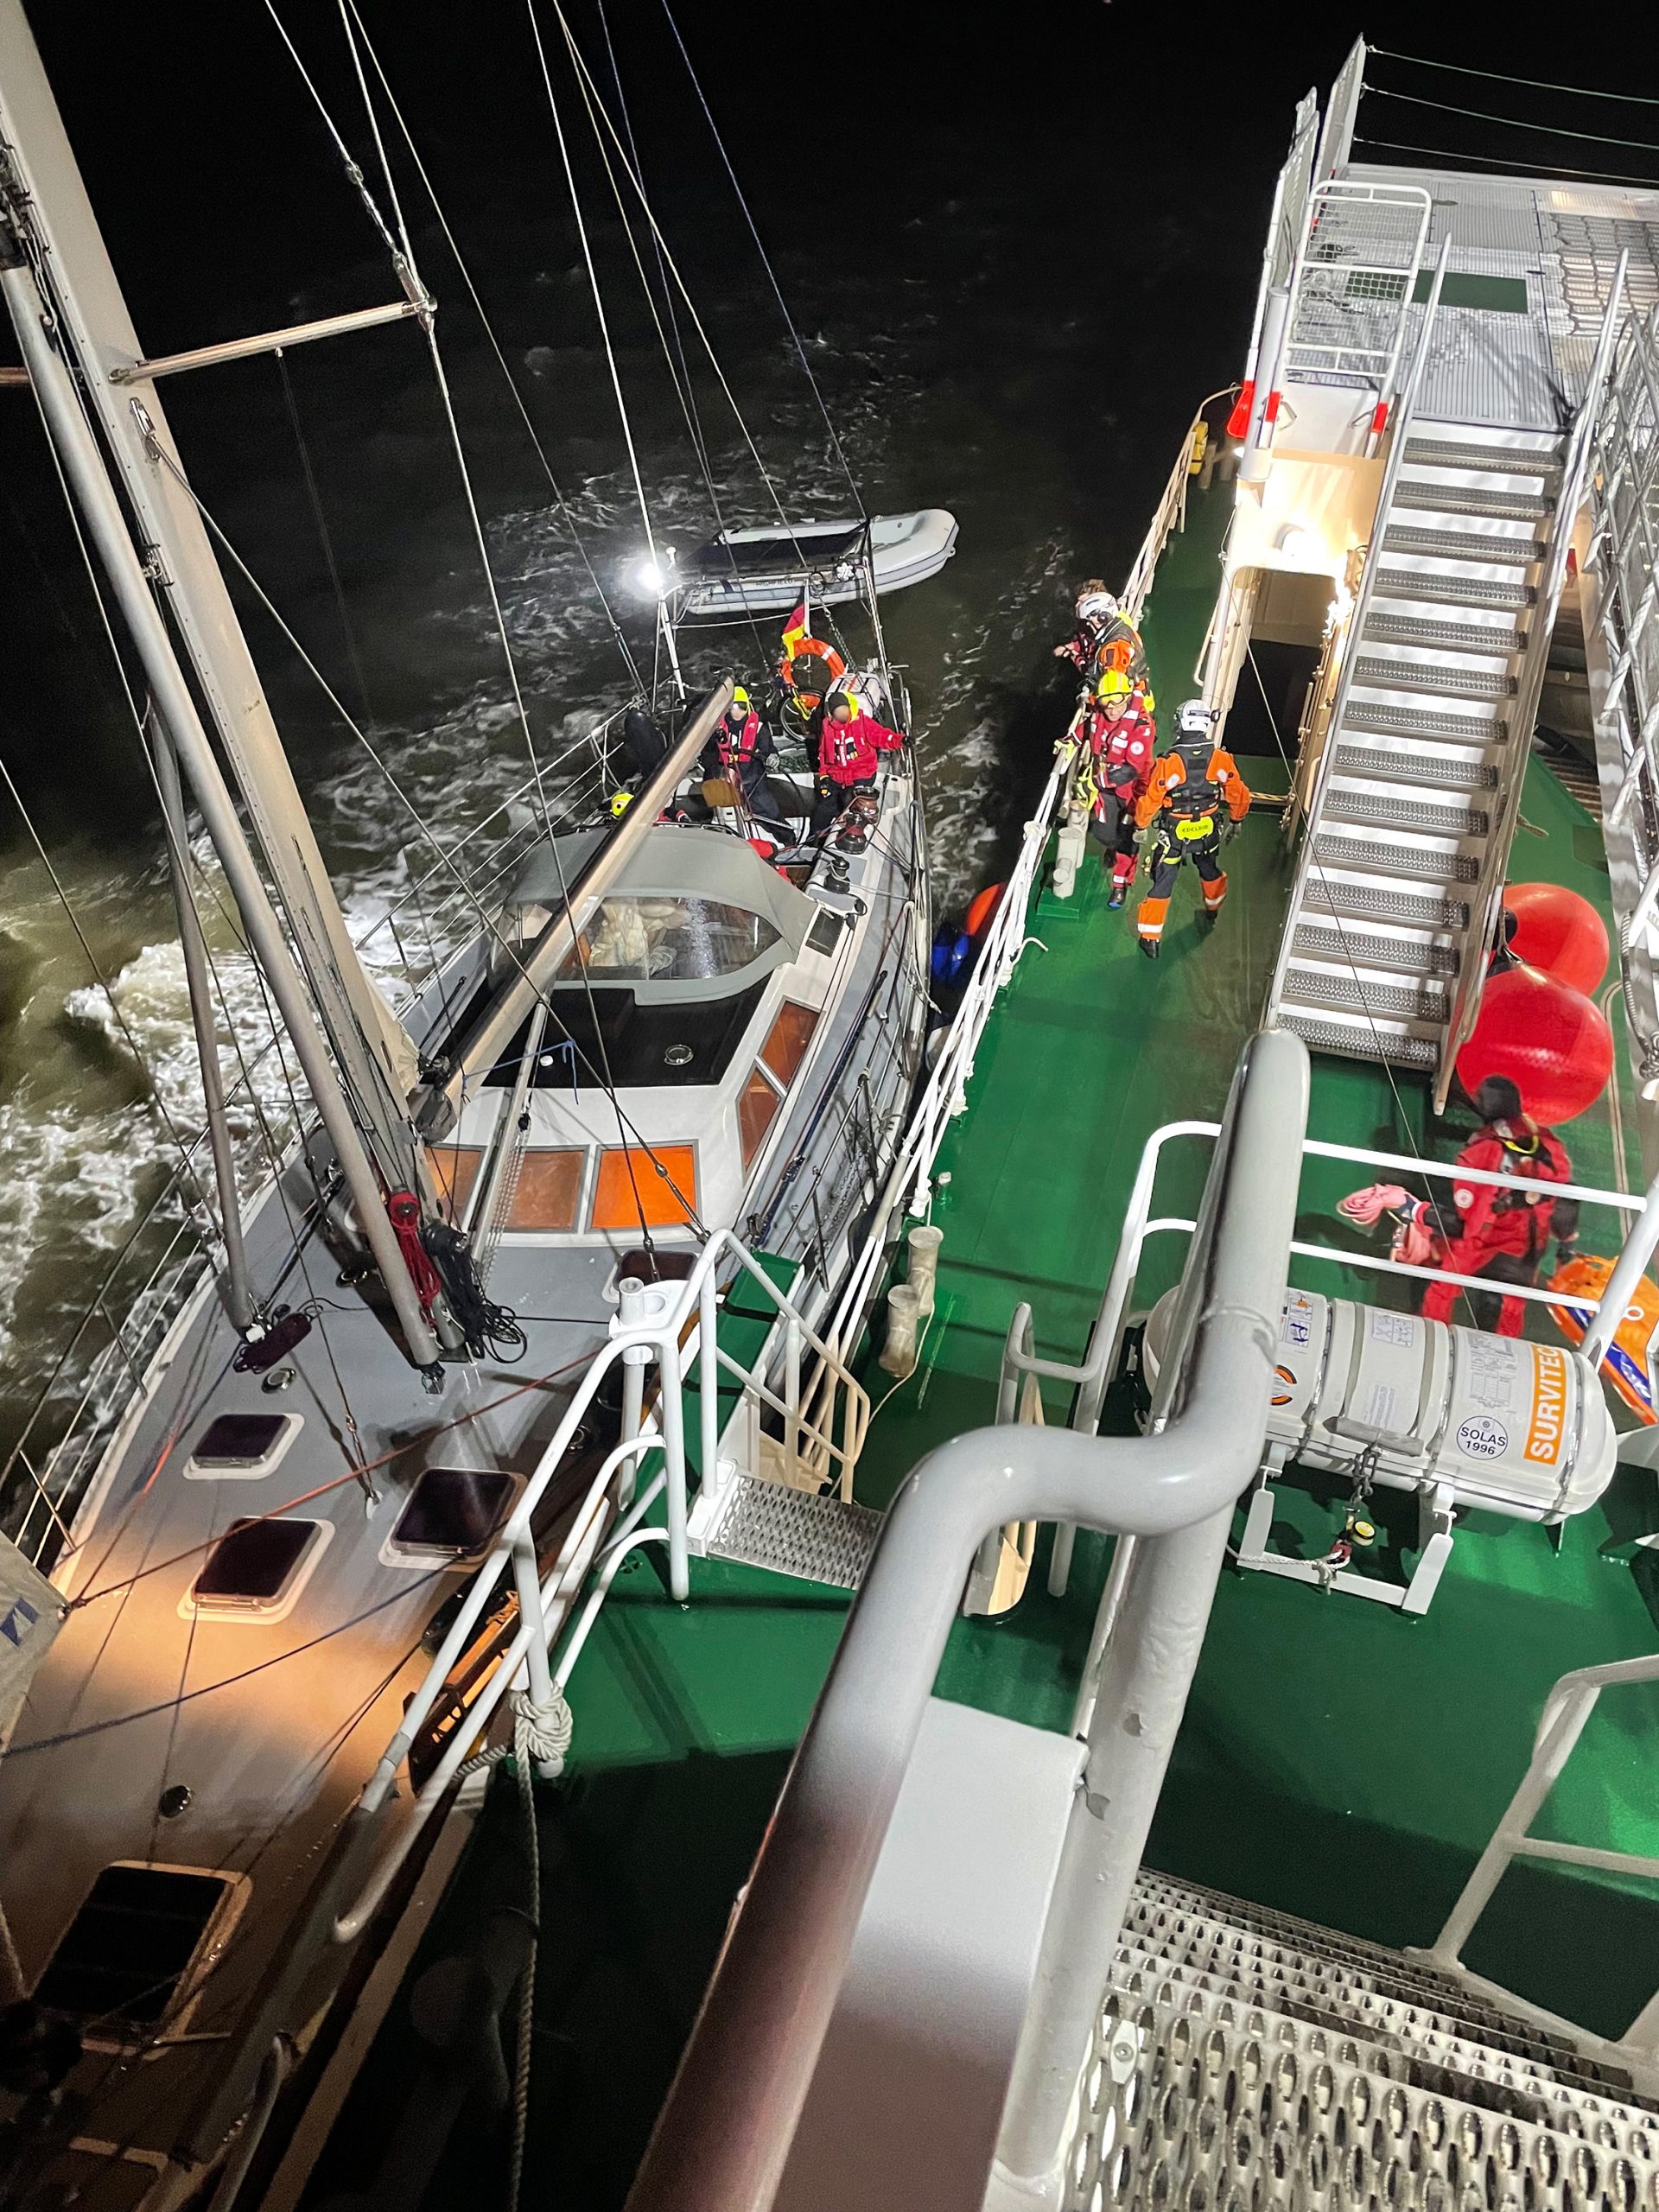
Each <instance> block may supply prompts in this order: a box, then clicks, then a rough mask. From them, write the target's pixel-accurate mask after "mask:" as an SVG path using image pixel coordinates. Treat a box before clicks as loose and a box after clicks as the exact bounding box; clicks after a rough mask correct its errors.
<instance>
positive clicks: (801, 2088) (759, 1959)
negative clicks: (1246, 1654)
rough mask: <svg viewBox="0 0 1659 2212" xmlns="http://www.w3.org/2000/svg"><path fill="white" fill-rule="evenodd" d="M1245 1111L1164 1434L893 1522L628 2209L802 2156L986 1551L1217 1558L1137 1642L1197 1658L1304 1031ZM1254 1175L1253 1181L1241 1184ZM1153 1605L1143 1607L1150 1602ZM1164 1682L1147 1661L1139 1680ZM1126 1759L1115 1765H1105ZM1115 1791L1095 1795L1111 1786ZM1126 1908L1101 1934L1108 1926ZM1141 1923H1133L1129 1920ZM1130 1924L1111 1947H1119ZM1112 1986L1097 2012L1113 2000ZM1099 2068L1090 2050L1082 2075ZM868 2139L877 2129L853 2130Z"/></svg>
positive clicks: (1256, 1362)
mask: <svg viewBox="0 0 1659 2212" xmlns="http://www.w3.org/2000/svg"><path fill="white" fill-rule="evenodd" d="M1235 1097H1236V1109H1235V1111H1234V1112H1233V1113H1232V1114H1231V1115H1230V1126H1229V1127H1228V1128H1224V1130H1223V1134H1222V1137H1221V1139H1220V1141H1218V1143H1217V1157H1216V1162H1215V1165H1214V1166H1213V1167H1212V1169H1211V1184H1212V1187H1213V1188H1214V1189H1215V1190H1216V1192H1217V1198H1218V1203H1217V1210H1216V1219H1217V1226H1216V1233H1215V1238H1214V1243H1213V1247H1212V1248H1211V1250H1210V1251H1209V1252H1208V1253H1207V1254H1206V1253H1205V1251H1204V1250H1203V1249H1201V1248H1200V1247H1199V1246H1198V1242H1197V1240H1196V1239H1195V1243H1194V1256H1193V1260H1192V1262H1190V1266H1191V1267H1192V1268H1198V1270H1199V1271H1200V1272H1201V1274H1203V1277H1204V1290H1205V1296H1204V1300H1203V1304H1202V1310H1201V1313H1200V1316H1199V1320H1198V1330H1197V1335H1196V1341H1195V1346H1194V1351H1193V1357H1192V1367H1191V1370H1190V1383H1189V1386H1188V1388H1187V1389H1186V1392H1185V1399H1184V1402H1183V1403H1182V1404H1181V1406H1180V1408H1179V1410H1178V1411H1177V1413H1176V1414H1175V1415H1174V1417H1173V1419H1172V1420H1171V1421H1170V1423H1169V1425H1168V1427H1166V1428H1165V1429H1164V1430H1163V1432H1162V1433H1160V1434H1156V1435H1151V1436H1146V1437H1131V1438H1116V1437H1107V1438H1098V1437H1091V1436H1083V1435H1078V1434H1077V1433H1074V1432H1072V1431H1071V1430H1068V1429H1053V1428H1036V1427H1028V1428H1021V1427H1000V1428H987V1429H979V1430H976V1431H975V1432H974V1433H971V1434H969V1435H967V1436H963V1437H959V1438H957V1440H955V1441H954V1442H952V1443H950V1444H947V1445H945V1446H943V1447H942V1448H941V1449H940V1450H938V1452H934V1453H932V1454H931V1456H930V1457H929V1458H928V1459H925V1461H924V1462H923V1463H922V1465H920V1466H919V1467H918V1469H917V1470H916V1471H915V1472H914V1473H913V1474H912V1476H911V1477H910V1479H909V1480H908V1482H907V1483H906V1484H905V1487H904V1488H903V1490H902V1491H900V1492H899V1496H898V1497H897V1498H896V1499H895V1501H894V1503H893V1506H892V1508H891V1509H890V1510H889V1512H888V1516H887V1522H886V1524H885V1526H884V1528H883V1530H882V1533H881V1537H880V1542H879V1544H878V1545H877V1548H876V1551H875V1555H874V1559H873V1560H872V1561H871V1565H870V1568H869V1572H868V1574H867V1575H866V1577H865V1580H864V1585H863V1587H862V1589H861V1592H860V1593H859V1596H858V1598H857V1600H856V1601H855V1605H854V1607H853V1611H852V1612H851V1615H850V1616H849V1620H848V1624H847V1629H846V1632H845V1634H844V1635H843V1636H842V1642H841V1647H840V1649H839V1650H838V1651H837V1653H836V1659H835V1662H834V1664H833V1666H832V1667H831V1669H830V1672H829V1679H828V1681H826V1682H825V1684H824V1688H823V1694H822V1695H821V1697H820V1699H819V1700H818V1706H817V1712H816V1713H815V1714H814V1716H813V1719H812V1722H811V1725H810V1728H809V1729H808V1731H807V1733H806V1736H805V1738H804V1741H803V1743H802V1745H801V1747H800V1750H799V1751H798V1753H797V1755H796V1758H795V1762H794V1764H793V1766H792V1767H791V1771H790V1776H789V1779H788V1781H787V1783H785V1789H784V1793H783V1796H782V1797H781V1798H780V1800H779V1805H778V1809H777V1811H776V1813H775V1815H773V1818H772V1825H771V1827H770V1828H769V1829H768V1831H767V1834H766V1840H765V1842H764V1843H763V1844H762V1846H761V1850H760V1858H759V1859H758V1861H757V1863H756V1866H755V1870H754V1874H753V1878H752V1880H751V1882H750V1885H749V1888H748V1891H747V1897H746V1898H745V1900H744V1902H743V1904H742V1906H741V1910H740V1911H739V1913H738V1915H737V1917H736V1919H735V1921H734V1923H733V1926H732V1929H731V1932H730V1935H729V1936H728V1940H727V1944H726V1948H725V1951H724V1953H723V1955H722V1956H721V1962H720V1965H719V1967H718V1968H717V1969H716V1972H715V1978H714V1980H713V1981H712V1982H711V1984H710V1986H709V1991H708V1993H707V1994H706V1996H705V1998H704V2000H703V2006H702V2014H701V2017H700V2018H699V2020H698V2023H697V2025H696V2031H695V2032H694V2033H693V2036H692V2038H691V2041H690V2044H689V2045H688V2047H687V2050H686V2052H685V2056H684V2057H683V2061H682V2063H681V2066H680V2070H679V2074H678V2075H677V2079H676V2081H675V2083H674V2087H673V2088H672V2090H671V2093H670V2095H669V2099H668V2101H667V2103H666V2104H665V2105H664V2108H663V2111H662V2113H661V2114H660V2116H659V2118H658V2125H657V2129H656V2133H655V2134H654V2135H653V2137H652V2142H651V2145H650V2147H649V2149H648V2150H647V2152H646V2154H645V2162H644V2164H643V2165H642V2166H641V2168H640V2171H639V2177H638V2179H637V2180H636V2182H635V2183H634V2187H633V2190H632V2195H631V2196H630V2197H629V2199H628V2207H629V2212H766V2208H768V2207H769V2206H770V2205H771V2203H772V2198H773V2196H774V2194H775V2192H776V2190H777V2187H778V2183H779V2178H780V2177H781V2175H782V2173H783V2170H784V2166H785V2161H786V2160H787V2158H788V2155H789V2150H790V2145H791V2141H792V2139H793V2136H794V2132H795V2126H796V2123H797V2121H798V2118H799V2116H800V2112H801V2107H802V2106H803V2104H804V2101H805V2099H806V2094H807V2091H808V2089H809V2088H810V2084H811V2080H812V2075H813V2071H814V2069H815V2068H816V2066H817V2059H818V2052H819V2050H820V2047H821V2045H822V2044H823V2036H824V2031H825V2030H826V2029H827V2027H828V2025H829V2018H830V2016H831V2014H832V2013H833V2012H834V2011H835V2006H836V1998H837V1995H838V1993H839V1991H840V1987H841V1982H842V1974H843V1973H844V1971H845V1968H846V1964H847V1958H848V1954H849V1951H850V1949H851V1948H852V1942H853V1936H854V1933H855V1929H856V1928H857V1925H858V1921H859V1916H860V1914H861V1911H862V1910H863V1904H864V1899H865V1895H866V1893H867V1891H868V1888H869V1884H870V1878H871V1876H872V1875H873V1873H874V1868H875V1862H876V1859H877V1857H878V1856H879V1854H880V1849H881V1845H882V1842H883V1840H884V1839H885V1837H886V1834H887V1826H888V1823H889V1821H891V1819H892V1816H893V1807H894V1805H895V1803H896V1802H897V1800H898V1796H899V1788H900V1786H901V1784H902V1783H903V1781H904V1778H905V1772H906V1767H907V1766H908V1764H909V1761H910V1758H911V1753H912V1750H913V1748H914V1745H915V1742H916V1737H917V1734H918V1731H919V1729H920V1726H921V1723H922V1718H923V1715H924V1713H925V1710H926V1707H927V1700H928V1698H929V1695H930V1694H931V1690H932V1687H933V1678H934V1675H936V1673H937V1672H938V1664H939V1661H940V1658H941V1656H943V1653H944V1644H945V1639H946V1637H947V1636H948V1635H949V1633H950V1624H951V1622H952V1620H953V1619H954V1618H955V1614H956V1606H957V1598H958V1596H959V1594H960V1592H961V1589H962V1585H963V1578H964V1577H965V1576H966V1574H967V1573H968V1569H969V1566H970V1565H971V1563H972V1560H973V1557H974V1554H975V1552H976V1549H977V1548H978V1546H979V1544H980V1542H981V1541H982V1539H983V1538H984V1537H985V1536H986V1535H988V1534H989V1533H990V1531H991V1530H992V1529H995V1528H997V1527H999V1526H1000V1525H1001V1523H1003V1522H1008V1521H1075V1522H1077V1523H1079V1524H1080V1525H1081V1526H1082V1527H1084V1528H1090V1529H1103V1530H1106V1531H1116V1532H1117V1533H1119V1534H1120V1535H1121V1534H1125V1533H1127V1534H1129V1535H1137V1536H1157V1537H1167V1536H1169V1535H1171V1534H1172V1532H1173V1531H1175V1530H1178V1529H1185V1530H1193V1529H1198V1530H1199V1533H1201V1534H1203V1539H1204V1540H1203V1541H1198V1536H1197V1535H1195V1536H1194V1539H1193V1541H1191V1542H1186V1543H1179V1544H1177V1545H1175V1546H1174V1547H1173V1548H1168V1549H1166V1550H1165V1551H1164V1552H1163V1555H1162V1561H1161V1564H1159V1563H1157V1562H1156V1561H1154V1567H1155V1571H1153V1570H1148V1571H1147V1574H1146V1577H1145V1579H1144V1580H1142V1578H1141V1575H1140V1574H1139V1573H1137V1575H1136V1577H1135V1581H1136V1582H1137V1583H1138V1584H1140V1586H1141V1592H1142V1595H1141V1601H1140V1603H1139V1605H1137V1606H1136V1607H1135V1611H1134V1614H1133V1618H1132V1620H1131V1621H1128V1622H1127V1623H1126V1630H1125V1633H1124V1635H1123V1637H1122V1642H1123V1644H1124V1647H1125V1650H1126V1652H1127V1650H1128V1644H1129V1641H1130V1637H1129V1630H1132V1631H1133V1637H1134V1641H1135V1643H1136V1644H1137V1645H1143V1644H1147V1643H1155V1642H1156V1640H1157V1639H1158V1637H1160V1635H1162V1634H1163V1633H1164V1632H1165V1631H1166V1628H1170V1627H1173V1626H1174V1625H1175V1624H1176V1621H1177V1619H1179V1623H1180V1624H1181V1625H1180V1627H1179V1642H1180V1644H1181V1646H1182V1649H1183V1651H1184V1652H1186V1653H1188V1654H1189V1655H1194V1654H1195V1653H1196V1648H1197V1640H1198V1637H1201V1635H1202V1621H1203V1616H1204V1615H1205V1614H1206V1613H1207V1611H1208V1604H1209V1596H1208V1593H1207V1592H1204V1591H1200V1590H1199V1589H1198V1588H1197V1587H1195V1586H1194V1585H1195V1583H1196V1582H1197V1581H1200V1580H1202V1579H1203V1577H1204V1576H1205V1573H1208V1574H1209V1581H1210V1586H1211V1589H1212V1588H1213V1584H1214V1579H1215V1578H1214V1573H1213V1571H1212V1569H1211V1567H1210V1565H1209V1562H1210V1560H1211V1554H1212V1551H1213V1535H1211V1534H1210V1533H1207V1532H1205V1531H1203V1529H1202V1527H1201V1524H1205V1523H1208V1524H1210V1529H1211V1530H1213V1529H1215V1528H1216V1527H1217V1526H1219V1524H1220V1522H1221V1518H1222V1516H1223V1515H1224V1511H1225V1510H1227V1509H1229V1508H1230V1506H1231V1504H1232V1503H1233V1501H1234V1499H1235V1498H1236V1497H1237V1496H1238V1494H1239V1492H1240V1491H1242V1490H1243V1488H1244V1487H1245V1485H1246V1484H1247V1483H1249V1480H1250V1478H1251V1477H1252V1476H1253V1475H1254V1473H1255V1468H1256V1465H1257V1461H1258V1459H1259V1457H1260V1452H1261V1446H1262V1438H1263V1437H1264V1435H1265V1433H1266V1430H1267V1420H1268V1396H1269V1390H1270V1384H1271V1379H1272V1375H1273V1363H1274V1356H1275V1353H1276V1351H1277V1346H1278V1338H1279V1323H1280V1314H1281V1306H1282V1302H1283V1298H1284V1287H1285V1277H1286V1269H1287V1262H1288V1252H1289V1245H1290V1240H1291V1235H1292V1231H1293V1227H1294V1220H1295V1211H1296V1193H1297V1186H1298V1183H1299V1179H1300V1169H1301V1144H1302V1139H1303V1136H1304V1135H1305V1133H1306V1126H1307V1052H1306V1047H1305V1046H1303V1045H1302V1043H1301V1041H1300V1039H1299V1038H1296V1037H1294V1036H1293V1035H1291V1034H1290V1033H1288V1032H1287V1031H1281V1030H1268V1031H1264V1032H1263V1033H1262V1034H1260V1035H1259V1036H1257V1037H1256V1038H1255V1039H1254V1040H1253V1041H1252V1043H1251V1045H1250V1046H1249V1047H1247V1051H1246V1058H1245V1063H1244V1065H1243V1070H1242V1072H1241V1079H1240V1083H1239V1085H1238V1087H1237V1090H1236V1094H1235ZM1236 1163H1239V1164H1240V1166H1241V1172H1237V1173H1235V1172H1234V1171H1235V1164H1236ZM1132 1595H1133V1593H1132ZM1138 1663H1139V1664H1141V1665H1142V1666H1144V1664H1145V1662H1138ZM1190 1679H1191V1675H1190V1667H1189V1668H1188V1670H1187V1672H1186V1673H1185V1674H1184V1675H1180V1676H1179V1681H1178V1680H1177V1679H1176V1677H1175V1675H1172V1676H1171V1680H1170V1683H1169V1685H1168V1686H1167V1688H1166V1690H1165V1692H1164V1693H1163V1694H1162V1696H1161V1698H1160V1717H1159V1719H1158V1733H1157V1738H1156V1743H1157V1745H1158V1746H1160V1747H1161V1749H1160V1750H1159V1751H1157V1752H1156V1754H1155V1756H1149V1757H1148V1758H1147V1759H1146V1760H1145V1761H1143V1762H1141V1763H1139V1764H1140V1767H1141V1770H1140V1772H1139V1773H1138V1774H1137V1776H1136V1777H1135V1780H1134V1782H1133V1784H1132V1785H1131V1786H1130V1788H1131V1794H1132V1802H1126V1807H1125V1811H1124V1815H1123V1817H1122V1820H1121V1821H1118V1822H1116V1823H1115V1824H1114V1825H1113V1827H1112V1828H1111V1831H1110V1838H1109V1848H1110V1851H1111V1853H1112V1858H1113V1865H1114V1875H1113V1880H1114V1893H1115V1894H1116V1893H1121V1894H1122V1895H1124V1896H1126V1895H1127V1893H1128V1883H1129V1882H1130V1881H1132V1880H1133V1878H1134V1872H1135V1866H1137V1865H1138V1864H1139V1860H1140V1851H1141V1842H1142V1841H1143V1840H1144V1834H1145V1828H1144V1821H1143V1819H1142V1814H1143V1812H1144V1813H1147V1814H1148V1815H1149V1810H1150V1804H1151V1802H1152V1801H1153V1800H1154V1799H1155V1796H1156V1792H1157V1783H1158V1781H1159V1780H1160V1778H1161V1774H1162V1769H1163V1756H1164V1755H1165V1754H1166V1747H1167V1746H1166V1739H1167V1737H1168V1735H1169V1734H1170V1733H1171V1732H1172V1730H1171V1728H1170V1726H1168V1721H1167V1715H1168V1712H1169V1709H1170V1708H1171V1707H1172V1704H1174V1705H1175V1706H1176V1707H1177V1709H1178V1705H1179V1701H1184V1700H1185V1692H1186V1685H1187V1682H1188V1681H1190ZM1142 1680H1143V1677H1142V1675H1140V1674H1138V1673H1137V1672H1136V1667H1135V1664H1131V1665H1130V1666H1129V1667H1128V1670H1127V1671H1124V1670H1123V1669H1119V1668H1117V1667H1116V1666H1115V1667H1114V1668H1113V1669H1111V1670H1110V1672H1109V1678H1108V1680H1107V1681H1103V1685H1102V1692H1101V1696H1100V1698H1099V1700H1097V1702H1096V1722H1095V1733H1096V1738H1098V1740H1099V1741H1100V1742H1101V1744H1102V1745H1103V1746H1104V1745H1110V1746H1111V1758H1112V1762H1113V1783H1112V1786H1113V1788H1114V1789H1116V1786H1117V1771H1118V1770H1117V1764H1116V1762H1117V1761H1118V1760H1119V1759H1120V1758H1122V1741H1123V1739H1124V1738H1125V1734H1126V1731H1125V1727H1124V1714H1123V1712H1122V1709H1121V1706H1120V1700H1121V1698H1122V1696H1123V1695H1124V1694H1131V1693H1134V1692H1135V1691H1136V1689H1137V1687H1138V1686H1139V1685H1140V1684H1141V1681H1142ZM1105 1764H1106V1759H1105V1758H1104V1756H1103V1757H1102V1759H1101V1765H1102V1767H1103V1768H1104V1766H1105ZM1103 1780H1104V1774H1103V1773H1102V1774H1101V1775H1099V1776H1097V1777H1096V1789H1099V1788H1100V1787H1101V1786H1102V1783H1103ZM1109 1910H1110V1908H1109V1905H1108V1906H1107V1908H1106V1910H1105V1911H1104V1912H1103V1915H1102V1919H1103V1922H1104V1920H1105V1919H1106V1918H1107V1917H1109ZM1120 1917H1121V1908H1120ZM1116 1935H1117V1923H1116V1921H1114V1922H1113V1923H1112V1924H1111V1926H1110V1928H1109V1930H1103V1931H1097V1932H1096V1936H1095V1938H1094V1939H1093V1941H1094V1942H1095V1948H1096V1949H1098V1948H1100V1946H1101V1944H1102V1943H1103V1942H1108V1941H1109V1942H1116ZM1103 1979H1104V1978H1103V1977H1102V1980H1101V1981H1100V1982H1099V1983H1096V1986H1095V1989H1094V1993H1093V1996H1094V1999H1098V1997H1099V1995H1100V1990H1101V1988H1102V1986H1103ZM1072 2012H1073V2005H1072V1993H1071V1992H1070V1991H1069V1990H1066V1991H1061V1990H1058V1988H1057V1989H1056V1992H1055V1998H1054V2001H1053V2009H1052V2012H1051V2011H1050V2009H1049V2005H1048V2004H1047V2003H1046V2002H1044V2003H1041V2004H1039V2017H1038V2020H1037V2024H1036V2025H1035V2027H1034V2028H1033V2027H1032V2025H1031V2024H1029V2023H1028V2031H1030V2032H1033V2033H1034V2034H1035V2035H1036V2036H1037V2037H1038V2039H1039V2047H1040V2048H1042V2049H1044V2050H1049V2049H1052V2050H1056V2051H1058V2050H1059V2047H1060V2045H1061V2044H1063V2043H1064V2042H1065V2038H1066V2037H1067V2036H1068V2035H1069V2033H1070V2031H1071V2018H1072ZM1082 2057H1083V2051H1082V2050H1081V2049H1079V2050H1077V2053H1076V2061H1077V2063H1078V2064H1080V2063H1081V2061H1082ZM848 2118H849V2125H855V2122H856V2116H855V2115H854V2114H849V2116H848Z"/></svg>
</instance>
